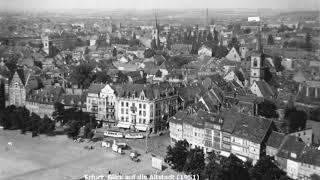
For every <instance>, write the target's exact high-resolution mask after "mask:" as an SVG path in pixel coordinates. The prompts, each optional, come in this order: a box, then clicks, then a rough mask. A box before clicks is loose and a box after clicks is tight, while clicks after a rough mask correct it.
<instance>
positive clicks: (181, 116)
mask: <svg viewBox="0 0 320 180" xmlns="http://www.w3.org/2000/svg"><path fill="white" fill-rule="evenodd" d="M187 116H188V114H187V113H186V112H184V111H178V112H177V113H176V114H175V115H174V116H172V117H171V118H170V119H169V122H172V123H175V124H182V123H183V120H184V119H185V118H186V117H187Z"/></svg>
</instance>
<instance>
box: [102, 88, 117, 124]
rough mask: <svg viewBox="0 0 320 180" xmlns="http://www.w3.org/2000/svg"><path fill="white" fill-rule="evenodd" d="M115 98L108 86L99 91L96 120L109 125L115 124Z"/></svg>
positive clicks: (113, 91) (112, 90) (113, 92)
mask: <svg viewBox="0 0 320 180" xmlns="http://www.w3.org/2000/svg"><path fill="white" fill-rule="evenodd" d="M116 108H117V97H116V94H115V90H114V89H113V88H112V86H110V85H108V84H107V85H105V87H104V88H102V89H101V91H100V101H99V105H98V119H99V120H101V121H103V122H106V123H109V124H115V123H116V117H115V115H116Z"/></svg>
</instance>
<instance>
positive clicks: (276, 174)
mask: <svg viewBox="0 0 320 180" xmlns="http://www.w3.org/2000/svg"><path fill="white" fill-rule="evenodd" d="M250 175H251V178H252V180H260V179H261V180H278V179H289V178H288V177H287V176H286V173H285V172H284V171H283V170H281V169H280V168H279V167H278V166H277V162H276V161H275V160H274V158H273V157H270V156H264V157H261V158H260V159H259V160H258V162H257V163H256V164H255V165H254V166H253V167H252V168H251V169H250Z"/></svg>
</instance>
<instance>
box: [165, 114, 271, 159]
mask: <svg viewBox="0 0 320 180" xmlns="http://www.w3.org/2000/svg"><path fill="white" fill-rule="evenodd" d="M179 116H180V117H176V116H174V117H173V118H171V120H170V126H173V127H172V128H171V127H170V137H171V138H173V139H175V140H182V139H185V140H187V141H188V142H189V145H190V147H191V148H194V147H200V148H203V149H204V152H209V151H215V152H218V153H220V154H221V155H223V156H229V155H230V153H233V154H235V155H236V156H237V157H239V158H240V159H242V160H243V161H247V160H251V161H252V162H253V164H255V163H256V162H257V161H258V160H259V159H260V157H261V155H263V154H264V152H265V142H266V140H267V137H268V136H269V134H270V133H271V130H270V129H271V125H272V121H271V120H268V119H263V118H259V117H254V116H249V115H245V114H241V113H235V112H226V111H225V112H223V113H221V114H219V115H215V114H212V113H208V112H205V111H202V110H199V111H198V112H197V113H194V114H189V115H186V114H183V113H179ZM178 119H179V120H178ZM181 124H182V125H181ZM181 127H182V133H180V132H178V129H179V131H180V130H181V129H180V128H181ZM178 134H179V138H178ZM181 134H182V138H181Z"/></svg>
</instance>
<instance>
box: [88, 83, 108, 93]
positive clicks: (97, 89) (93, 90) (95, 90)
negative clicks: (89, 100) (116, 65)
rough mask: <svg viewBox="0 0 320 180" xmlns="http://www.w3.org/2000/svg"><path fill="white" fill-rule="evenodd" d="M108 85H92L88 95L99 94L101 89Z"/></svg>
mask: <svg viewBox="0 0 320 180" xmlns="http://www.w3.org/2000/svg"><path fill="white" fill-rule="evenodd" d="M105 86H106V85H105V84H94V83H93V84H91V85H90V87H89V89H88V93H92V94H99V93H100V91H101V89H103V88H104V87H105Z"/></svg>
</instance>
